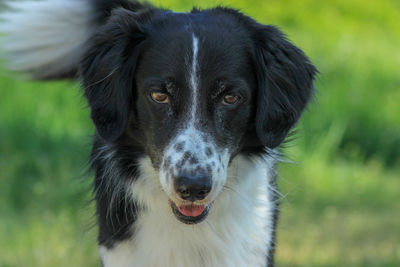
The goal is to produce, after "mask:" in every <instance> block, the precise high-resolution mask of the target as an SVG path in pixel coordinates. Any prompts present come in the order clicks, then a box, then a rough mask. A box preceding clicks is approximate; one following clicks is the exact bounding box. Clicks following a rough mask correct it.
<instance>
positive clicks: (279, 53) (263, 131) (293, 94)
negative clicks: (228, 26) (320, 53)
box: [253, 24, 317, 148]
mask: <svg viewBox="0 0 400 267" xmlns="http://www.w3.org/2000/svg"><path fill="white" fill-rule="evenodd" d="M253 42H254V44H255V48H254V49H255V68H256V75H257V84H258V92H257V111H256V119H255V124H256V132H257V136H258V138H259V139H260V141H261V143H262V144H263V145H264V146H266V147H269V148H275V147H278V146H279V145H280V144H281V143H282V142H283V140H284V139H285V138H286V136H287V135H288V133H289V131H290V129H291V128H292V127H293V126H294V125H295V124H296V122H297V120H298V119H299V118H300V115H301V113H302V111H303V110H304V108H305V107H306V105H307V103H308V101H309V99H310V98H311V96H312V93H313V80H314V78H315V75H316V73H317V70H316V68H315V67H314V66H313V65H312V64H311V62H310V61H309V59H308V58H307V57H306V55H305V54H304V53H303V52H302V51H301V50H300V49H299V48H297V47H296V46H294V45H293V44H291V43H290V42H289V41H288V40H287V39H286V38H285V36H284V35H283V34H282V33H281V32H280V31H279V30H278V29H277V28H276V27H273V26H265V25H260V24H258V25H257V29H256V30H255V32H254V35H253Z"/></svg>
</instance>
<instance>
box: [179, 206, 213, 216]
mask: <svg viewBox="0 0 400 267" xmlns="http://www.w3.org/2000/svg"><path fill="white" fill-rule="evenodd" d="M205 208H206V207H205V206H204V205H182V206H179V208H178V209H179V212H180V213H182V214H183V215H185V216H188V217H197V216H199V215H200V214H202V213H203V211H204V210H205Z"/></svg>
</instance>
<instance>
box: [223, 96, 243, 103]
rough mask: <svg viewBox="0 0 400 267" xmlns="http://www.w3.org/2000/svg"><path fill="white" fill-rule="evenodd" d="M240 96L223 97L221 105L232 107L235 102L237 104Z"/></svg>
mask: <svg viewBox="0 0 400 267" xmlns="http://www.w3.org/2000/svg"><path fill="white" fill-rule="evenodd" d="M239 100H240V96H238V95H224V99H223V100H222V103H223V104H224V105H234V104H236V103H237V102H239Z"/></svg>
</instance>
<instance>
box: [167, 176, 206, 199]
mask: <svg viewBox="0 0 400 267" xmlns="http://www.w3.org/2000/svg"><path fill="white" fill-rule="evenodd" d="M174 186H175V190H176V192H177V193H178V194H179V196H180V197H181V198H182V199H184V200H190V201H196V200H202V199H204V198H205V197H206V196H207V195H208V193H210V191H211V177H209V176H201V177H193V178H192V177H187V176H179V177H176V178H175V183H174Z"/></svg>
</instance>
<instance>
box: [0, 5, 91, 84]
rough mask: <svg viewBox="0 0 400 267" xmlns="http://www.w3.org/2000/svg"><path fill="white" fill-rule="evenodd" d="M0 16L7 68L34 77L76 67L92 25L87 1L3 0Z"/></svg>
mask: <svg viewBox="0 0 400 267" xmlns="http://www.w3.org/2000/svg"><path fill="white" fill-rule="evenodd" d="M6 5H7V6H8V7H9V10H7V11H4V12H3V13H2V14H1V15H0V33H1V34H4V35H5V36H4V38H3V40H2V43H1V45H2V50H3V51H4V52H5V53H4V54H5V58H6V59H7V61H8V62H7V63H8V67H9V68H10V69H11V70H15V71H24V72H29V73H31V74H33V75H34V76H35V77H39V78H40V77H48V76H52V75H57V74H65V73H68V72H70V71H71V70H73V69H74V68H76V67H77V66H78V63H79V60H80V57H81V56H82V53H83V52H84V44H85V42H86V41H87V40H88V38H89V37H90V36H91V35H92V33H93V32H94V30H95V28H96V26H97V25H96V14H95V13H96V12H94V10H93V8H92V7H91V5H90V1H87V0H40V1H33V0H28V1H7V2H6Z"/></svg>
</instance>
